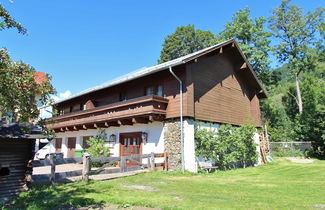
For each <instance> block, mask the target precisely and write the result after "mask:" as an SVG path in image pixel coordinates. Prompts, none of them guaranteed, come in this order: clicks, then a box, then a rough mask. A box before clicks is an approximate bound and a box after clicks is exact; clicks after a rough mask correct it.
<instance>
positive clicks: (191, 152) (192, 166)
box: [183, 120, 197, 173]
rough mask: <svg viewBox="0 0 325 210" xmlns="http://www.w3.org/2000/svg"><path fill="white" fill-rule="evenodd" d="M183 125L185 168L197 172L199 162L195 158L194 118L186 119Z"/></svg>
mask: <svg viewBox="0 0 325 210" xmlns="http://www.w3.org/2000/svg"><path fill="white" fill-rule="evenodd" d="M183 126H184V127H183V128H184V165H185V170H187V171H190V172H194V173H196V172H197V164H196V160H195V142H194V122H193V121H192V120H184V124H183Z"/></svg>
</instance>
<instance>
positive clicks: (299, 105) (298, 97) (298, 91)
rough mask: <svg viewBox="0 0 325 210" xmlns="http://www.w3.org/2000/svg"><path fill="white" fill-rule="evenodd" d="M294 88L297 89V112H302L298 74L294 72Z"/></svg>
mask: <svg viewBox="0 0 325 210" xmlns="http://www.w3.org/2000/svg"><path fill="white" fill-rule="evenodd" d="M296 90H297V100H298V101H297V102H298V108H299V113H300V114H301V113H302V99H301V92H300V86H299V74H296Z"/></svg>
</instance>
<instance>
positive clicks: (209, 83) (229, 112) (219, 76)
mask: <svg viewBox="0 0 325 210" xmlns="http://www.w3.org/2000/svg"><path fill="white" fill-rule="evenodd" d="M232 56H235V55H232V53H231V51H228V53H223V54H214V55H210V56H205V57H202V58H200V59H199V60H198V62H197V63H190V64H188V67H187V68H188V69H190V70H189V71H190V72H192V82H193V85H194V107H195V109H194V115H195V118H196V119H198V120H204V121H210V122H219V123H230V124H234V125H240V124H245V123H255V124H256V125H257V126H260V112H259V99H258V98H257V97H256V95H254V94H252V90H251V88H250V86H249V84H247V83H248V81H245V78H244V77H242V76H240V75H239V74H237V72H238V71H247V69H246V70H245V69H240V67H239V66H240V65H239V64H238V63H234V62H237V60H235V59H232ZM188 85H191V83H189V84H188Z"/></svg>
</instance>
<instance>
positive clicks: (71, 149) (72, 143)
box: [67, 137, 76, 158]
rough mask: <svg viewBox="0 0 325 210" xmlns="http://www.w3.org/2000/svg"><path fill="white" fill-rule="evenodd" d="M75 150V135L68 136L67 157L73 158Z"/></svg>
mask: <svg viewBox="0 0 325 210" xmlns="http://www.w3.org/2000/svg"><path fill="white" fill-rule="evenodd" d="M75 150H76V137H69V138H68V153H67V157H68V158H74V156H75Z"/></svg>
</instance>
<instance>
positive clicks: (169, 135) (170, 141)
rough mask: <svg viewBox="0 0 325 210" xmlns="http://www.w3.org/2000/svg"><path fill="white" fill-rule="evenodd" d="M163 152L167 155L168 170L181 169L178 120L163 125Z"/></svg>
mask: <svg viewBox="0 0 325 210" xmlns="http://www.w3.org/2000/svg"><path fill="white" fill-rule="evenodd" d="M164 144H165V152H167V153H168V167H169V170H180V169H181V167H182V166H181V132H180V122H179V120H168V121H166V122H165V123H164Z"/></svg>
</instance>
